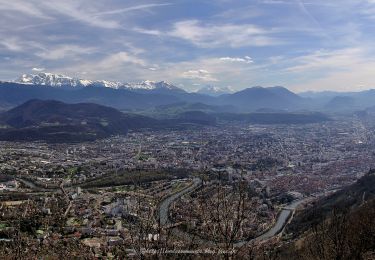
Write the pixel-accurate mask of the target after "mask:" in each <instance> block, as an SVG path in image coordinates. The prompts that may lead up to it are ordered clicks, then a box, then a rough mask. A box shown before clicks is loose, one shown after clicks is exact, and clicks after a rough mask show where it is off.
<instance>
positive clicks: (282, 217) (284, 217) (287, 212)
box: [159, 178, 310, 247]
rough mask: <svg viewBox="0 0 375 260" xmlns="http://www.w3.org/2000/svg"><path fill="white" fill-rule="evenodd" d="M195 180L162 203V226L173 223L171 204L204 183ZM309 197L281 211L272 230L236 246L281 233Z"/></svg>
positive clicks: (188, 235) (205, 241)
mask: <svg viewBox="0 0 375 260" xmlns="http://www.w3.org/2000/svg"><path fill="white" fill-rule="evenodd" d="M193 182H194V183H193V185H191V186H189V187H187V188H186V189H184V190H182V191H180V192H177V193H175V194H173V195H172V196H169V197H167V198H166V199H165V200H163V201H162V202H161V203H160V206H159V218H160V224H161V225H162V226H166V225H169V224H172V223H171V221H170V219H169V218H168V211H169V206H170V205H171V204H172V203H173V202H174V201H175V200H177V199H178V198H180V197H181V196H183V195H185V194H187V193H189V192H191V191H193V190H195V189H196V188H198V187H199V186H200V185H201V184H202V180H201V179H199V178H195V179H194V180H193ZM308 199H310V197H308V198H304V199H300V200H296V201H293V202H291V203H290V204H288V205H286V206H285V207H284V209H283V210H282V211H281V212H280V214H279V216H278V218H277V221H276V223H275V224H274V226H273V227H272V228H271V229H270V230H268V231H267V232H266V233H264V234H262V235H260V236H258V237H256V238H254V239H252V240H242V241H238V242H237V243H235V244H234V247H241V246H243V245H245V244H246V243H249V242H251V241H261V240H266V239H269V238H271V237H274V236H276V235H277V234H279V233H280V232H281V231H282V230H283V228H284V227H285V225H286V224H287V221H288V220H289V219H290V216H292V214H293V213H294V210H295V209H296V208H297V207H298V205H300V204H302V203H303V202H305V201H307V200H308ZM174 232H175V233H176V234H177V235H179V236H183V237H191V236H192V235H191V234H189V233H187V232H183V231H181V230H178V229H175V230H174ZM194 239H195V241H196V242H199V243H205V244H214V241H209V240H204V239H200V238H194Z"/></svg>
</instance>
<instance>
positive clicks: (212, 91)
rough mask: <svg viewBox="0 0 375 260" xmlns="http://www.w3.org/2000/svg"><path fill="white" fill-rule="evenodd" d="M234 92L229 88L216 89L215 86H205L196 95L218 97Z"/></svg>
mask: <svg viewBox="0 0 375 260" xmlns="http://www.w3.org/2000/svg"><path fill="white" fill-rule="evenodd" d="M233 92H234V90H233V89H232V88H231V87H216V86H211V85H208V86H205V87H202V88H201V89H199V90H198V91H197V93H198V94H204V95H209V96H214V97H216V96H220V95H223V94H230V93H233Z"/></svg>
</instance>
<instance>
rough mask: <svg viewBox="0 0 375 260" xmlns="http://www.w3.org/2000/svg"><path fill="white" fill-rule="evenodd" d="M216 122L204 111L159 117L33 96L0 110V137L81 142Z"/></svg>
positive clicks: (7, 139) (4, 138) (17, 139)
mask: <svg viewBox="0 0 375 260" xmlns="http://www.w3.org/2000/svg"><path fill="white" fill-rule="evenodd" d="M215 123H216V119H215V117H213V116H210V115H208V114H206V113H204V112H201V111H191V112H186V113H181V114H179V115H176V117H175V118H173V119H165V120H157V119H154V118H151V117H147V116H142V115H138V114H130V113H122V112H120V111H118V110H117V109H115V108H111V107H107V106H102V105H98V104H93V103H78V104H67V103H63V102H60V101H56V100H39V99H33V100H29V101H27V102H25V103H24V104H22V105H20V106H18V107H16V108H13V109H11V110H9V111H6V112H3V113H1V114H0V140H4V141H35V140H43V141H47V142H82V141H93V140H96V139H100V138H105V137H108V136H111V135H126V134H127V132H128V130H139V129H144V128H149V129H165V128H175V127H177V128H181V127H182V128H184V127H189V126H196V125H198V126H199V125H215Z"/></svg>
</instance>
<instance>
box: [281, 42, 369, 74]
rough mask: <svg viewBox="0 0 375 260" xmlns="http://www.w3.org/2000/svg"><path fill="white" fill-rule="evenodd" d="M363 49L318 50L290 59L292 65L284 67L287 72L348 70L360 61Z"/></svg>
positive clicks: (362, 56)
mask: <svg viewBox="0 0 375 260" xmlns="http://www.w3.org/2000/svg"><path fill="white" fill-rule="evenodd" d="M363 58H364V51H363V50H362V49H361V48H347V49H341V50H333V51H326V50H320V51H316V52H313V53H311V54H308V55H305V56H300V57H297V58H294V59H291V60H290V61H289V62H291V63H293V64H297V65H292V66H289V67H288V68H286V70H287V71H289V72H298V73H299V72H306V71H310V72H311V71H322V70H325V71H327V70H328V69H331V70H348V69H351V68H352V66H353V65H354V64H358V63H361V62H362V61H363Z"/></svg>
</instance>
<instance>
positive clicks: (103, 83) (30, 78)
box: [14, 72, 184, 91]
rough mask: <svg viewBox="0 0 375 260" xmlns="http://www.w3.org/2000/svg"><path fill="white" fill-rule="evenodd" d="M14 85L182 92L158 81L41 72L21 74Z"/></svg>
mask: <svg viewBox="0 0 375 260" xmlns="http://www.w3.org/2000/svg"><path fill="white" fill-rule="evenodd" d="M14 82H15V83H20V84H26V85H38V86H50V87H72V88H80V87H90V86H95V87H105V88H113V89H130V90H156V89H168V90H177V91H184V90H183V89H181V88H178V87H176V86H174V85H172V84H170V83H168V82H165V81H160V82H155V81H150V80H146V81H142V82H139V83H121V82H117V81H107V80H88V79H78V78H72V77H69V76H65V75H61V74H53V73H46V72H41V73H38V74H23V75H21V76H20V77H19V78H18V79H17V80H15V81H14Z"/></svg>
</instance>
